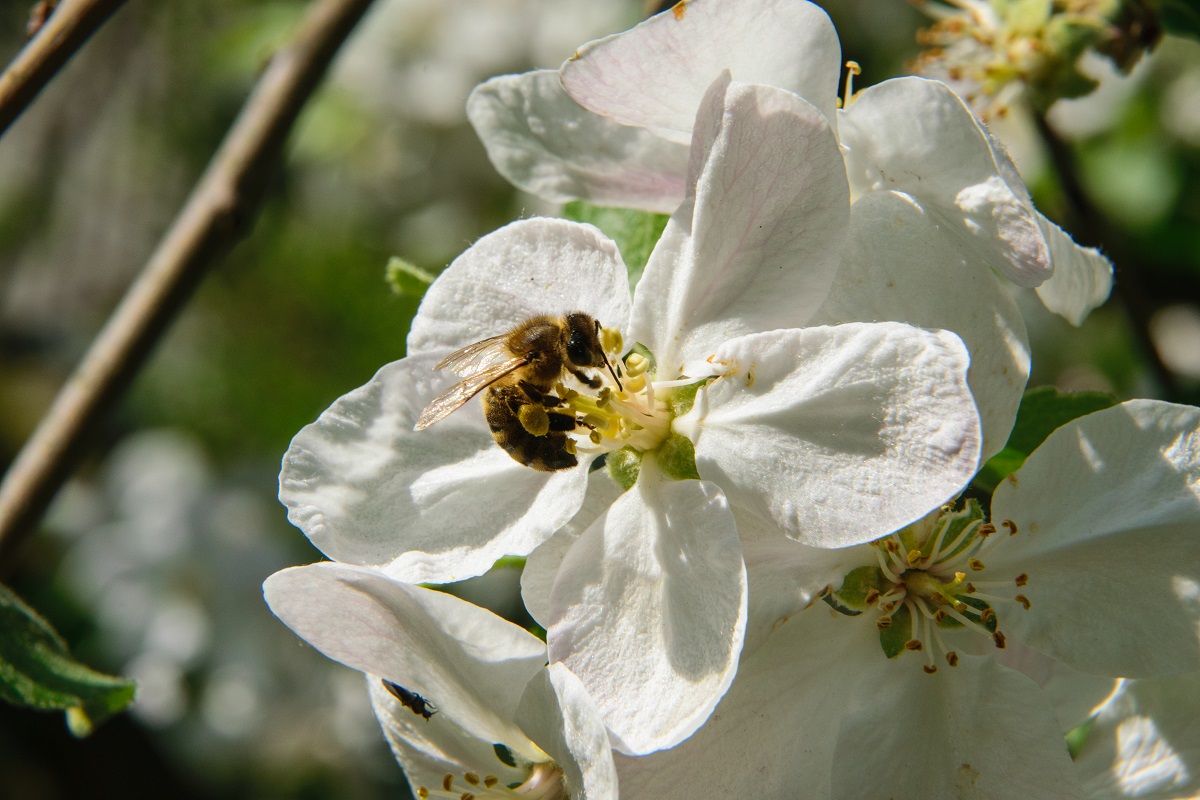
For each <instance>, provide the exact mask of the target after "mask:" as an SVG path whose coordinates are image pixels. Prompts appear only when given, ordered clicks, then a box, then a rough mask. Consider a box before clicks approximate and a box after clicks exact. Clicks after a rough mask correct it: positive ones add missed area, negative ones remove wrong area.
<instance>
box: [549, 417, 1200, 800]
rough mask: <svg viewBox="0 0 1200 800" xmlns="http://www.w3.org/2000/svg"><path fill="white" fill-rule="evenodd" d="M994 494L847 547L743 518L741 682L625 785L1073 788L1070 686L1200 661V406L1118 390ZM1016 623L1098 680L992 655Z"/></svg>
mask: <svg viewBox="0 0 1200 800" xmlns="http://www.w3.org/2000/svg"><path fill="white" fill-rule="evenodd" d="M991 511H992V514H991V520H992V522H986V521H985V520H984V519H983V517H982V515H981V513H980V512H979V509H978V506H977V505H972V504H970V503H968V504H966V505H965V506H964V507H963V508H962V509H961V510H958V511H952V510H943V511H940V512H935V513H934V514H933V515H931V516H930V518H928V519H926V520H924V521H923V522H922V523H920V524H918V525H915V526H911V527H909V528H907V529H905V530H902V531H900V532H898V533H896V534H893V535H892V536H889V537H886V538H884V539H882V540H880V541H879V542H876V543H872V544H870V545H864V546H859V547H852V548H847V549H845V550H838V551H815V550H812V549H810V548H804V547H802V546H799V545H796V544H795V543H792V542H785V541H783V540H781V539H780V538H779V537H774V536H770V532H769V531H766V532H763V533H758V534H755V533H754V532H753V531H752V530H750V527H749V525H746V524H741V523H742V520H741V519H740V518H739V524H741V527H742V544H743V551H744V553H745V559H746V563H747V569H748V575H749V581H750V589H751V598H752V606H751V612H750V621H749V625H748V632H747V646H746V649H745V650H744V657H743V662H742V664H741V666H740V669H739V672H738V677H737V680H735V681H734V683H733V685H732V687H731V688H730V690H729V692H728V693H727V694H726V695H725V697H724V698H723V700H722V701H721V704H720V705H719V706H718V708H717V709H716V711H715V712H714V714H713V716H712V718H711V719H710V721H709V723H708V724H707V725H706V726H705V727H704V728H702V729H701V730H700V731H698V732H697V734H696V735H695V736H693V737H692V738H691V739H689V740H688V741H687V742H685V743H684V744H682V745H681V746H679V747H678V748H675V749H674V750H672V751H669V752H666V753H660V754H655V755H653V756H649V757H645V758H636V759H629V758H619V759H618V772H619V773H620V775H621V782H622V786H623V789H624V791H625V792H626V793H628V794H629V795H630V796H635V797H642V796H644V797H660V798H671V797H695V796H698V795H699V794H701V793H703V794H705V795H708V796H724V795H730V794H734V793H736V794H747V793H751V792H752V793H753V794H755V795H757V796H765V797H783V796H796V795H797V794H798V793H800V792H801V788H802V790H803V796H805V797H812V798H823V797H826V798H836V800H846V799H847V798H864V799H865V798H871V797H879V796H880V795H881V794H884V795H886V796H887V797H891V798H896V800H907V798H913V799H914V800H916V799H917V798H928V797H963V796H983V797H990V798H995V799H996V800H1002V799H1003V798H1013V800H1017V798H1022V799H1024V798H1082V797H1083V796H1084V784H1083V781H1082V780H1081V778H1080V775H1079V774H1078V772H1077V770H1076V768H1075V766H1074V765H1073V764H1072V762H1071V759H1070V757H1069V756H1068V753H1067V749H1066V744H1065V741H1064V739H1063V733H1064V731H1065V730H1067V729H1069V728H1071V727H1074V725H1076V724H1078V723H1079V722H1081V721H1082V719H1081V717H1082V716H1083V715H1084V714H1086V713H1087V712H1086V708H1087V706H1088V705H1089V704H1090V703H1082V702H1080V700H1081V698H1082V697H1084V696H1088V695H1090V697H1091V703H1095V702H1097V701H1098V699H1099V698H1100V697H1102V696H1103V694H1102V693H1100V694H1098V692H1099V691H1102V690H1103V689H1104V688H1105V681H1104V676H1109V677H1110V678H1111V677H1113V676H1135V677H1140V678H1152V677H1155V676H1166V675H1171V674H1176V673H1188V672H1194V671H1196V670H1197V668H1200V624H1198V623H1200V604H1197V602H1196V599H1197V597H1198V596H1200V595H1198V587H1200V560H1197V559H1196V558H1195V553H1196V552H1197V544H1196V539H1197V536H1200V409H1196V408H1192V407H1185V406H1176V405H1171V404H1167V403H1161V402H1157V401H1130V402H1127V403H1124V404H1122V405H1119V406H1116V407H1113V408H1111V409H1106V410H1104V411H1100V412H1096V413H1094V414H1091V415H1088V416H1086V417H1083V418H1081V419H1078V420H1076V421H1074V422H1072V423H1069V424H1067V425H1065V426H1063V427H1062V428H1060V429H1059V430H1057V431H1055V432H1054V433H1053V434H1051V436H1050V437H1049V438H1047V440H1046V441H1045V442H1044V443H1043V444H1042V446H1041V447H1039V448H1038V449H1037V450H1036V451H1035V452H1034V453H1033V454H1032V455H1031V456H1030V457H1029V459H1028V461H1027V462H1026V463H1025V465H1024V466H1023V467H1022V468H1021V470H1019V471H1018V472H1017V473H1016V474H1015V475H1014V476H1012V478H1011V479H1010V480H1007V481H1005V482H1004V483H1003V484H1002V485H1001V486H1000V487H999V488H998V489H997V490H996V492H995V494H994V496H993V501H992V509H991ZM993 523H994V524H993ZM531 563H534V562H532V561H531ZM824 587H829V588H824ZM818 598H824V599H825V600H826V602H816V601H817V600H818ZM760 600H761V602H760ZM827 603H828V605H827ZM830 606H832V607H833V609H834V610H831V608H830ZM839 612H841V613H839ZM1010 642H1011V643H1012V644H1013V645H1014V646H1015V645H1021V646H1023V647H1024V648H1028V649H1029V650H1032V651H1036V652H1037V653H1040V654H1041V656H1042V657H1043V660H1045V658H1046V657H1048V659H1052V660H1053V661H1056V662H1058V663H1059V664H1060V665H1061V666H1062V667H1065V668H1066V669H1067V670H1073V671H1075V672H1077V673H1084V674H1090V675H1093V676H1097V678H1096V679H1095V680H1092V679H1088V680H1083V681H1081V682H1080V683H1079V685H1077V686H1075V687H1071V688H1070V689H1067V690H1066V691H1064V687H1062V686H1061V685H1059V686H1055V685H1054V680H1053V675H1052V674H1051V672H1052V671H1051V670H1047V669H1046V668H1045V666H1044V665H1042V666H1031V664H1032V661H1033V659H1030V658H1028V657H1022V658H1021V659H1018V660H1016V661H1014V660H1011V659H1000V658H993V657H989V656H988V654H989V653H997V652H1002V653H1003V652H1006V651H1007V649H1008V647H1007V646H1008V644H1009V643H1010ZM997 647H1000V648H1003V650H1002V651H997V650H996V649H995V648H997ZM1022 661H1023V662H1024V663H1021V662H1022ZM1010 667H1016V668H1017V669H1013V668H1010ZM1018 670H1020V671H1018ZM1022 672H1024V673H1025V674H1022ZM1039 684H1042V685H1044V686H1046V689H1047V690H1046V691H1043V690H1042V689H1040V688H1039ZM1068 709H1070V710H1068ZM1185 746H1186V745H1185ZM1130 757H1131V756H1130ZM1110 763H1111V762H1110ZM1118 777H1119V776H1118ZM1102 796H1110V795H1102ZM1117 796H1120V795H1117ZM1155 796H1158V795H1155ZM1163 796H1171V795H1163Z"/></svg>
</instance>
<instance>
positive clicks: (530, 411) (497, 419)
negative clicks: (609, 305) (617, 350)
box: [414, 312, 621, 472]
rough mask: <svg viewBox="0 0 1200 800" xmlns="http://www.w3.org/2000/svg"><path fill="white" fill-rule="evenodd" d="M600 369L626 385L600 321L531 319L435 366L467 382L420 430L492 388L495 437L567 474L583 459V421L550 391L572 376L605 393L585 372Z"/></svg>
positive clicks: (524, 458) (429, 409) (528, 462)
mask: <svg viewBox="0 0 1200 800" xmlns="http://www.w3.org/2000/svg"><path fill="white" fill-rule="evenodd" d="M601 366H603V367H607V368H608V371H609V372H610V373H611V374H612V376H613V380H615V381H617V386H618V387H620V385H621V382H620V379H619V378H617V373H616V371H615V370H613V367H612V364H610V363H609V361H608V356H607V355H605V353H604V347H603V345H601V343H600V322H599V321H598V320H597V319H595V318H594V317H592V316H590V315H588V314H584V313H583V312H576V313H573V314H567V315H566V316H563V317H551V316H546V315H540V316H536V317H532V318H530V319H527V320H525V321H524V322H522V323H521V324H520V325H518V326H517V327H515V328H513V329H512V330H511V331H509V332H508V333H503V334H500V335H499V336H493V337H491V338H488V339H484V340H483V341H480V342H475V343H474V344H469V345H467V346H466V347H463V348H462V349H459V350H455V351H454V352H453V353H451V354H450V355H448V356H446V357H445V358H443V359H442V360H441V361H439V362H438V363H437V364H436V365H434V369H437V370H441V369H449V370H450V371H451V372H453V373H455V374H456V375H460V376H462V378H463V380H461V381H459V382H458V383H456V384H454V385H453V386H451V387H450V388H449V389H447V390H446V391H444V392H442V393H441V394H440V395H438V396H437V397H435V398H434V399H433V401H432V402H431V403H430V404H429V405H427V406H426V407H425V410H424V411H422V412H421V416H420V418H419V419H418V420H417V424H416V426H415V428H414V429H415V430H418V431H420V430H424V429H426V428H428V427H429V426H430V425H432V424H433V423H435V422H437V421H438V420H440V419H443V418H444V417H446V416H447V415H448V414H450V413H451V412H453V411H454V410H455V409H456V408H458V407H459V406H461V405H463V403H466V402H467V401H468V400H470V399H471V398H472V397H474V396H475V395H477V394H479V392H481V391H483V390H484V389H487V394H486V395H484V399H483V408H484V415H485V417H486V418H487V423H488V427H489V428H490V429H491V431H492V438H494V439H495V440H496V443H497V444H498V445H500V446H501V447H502V448H504V451H505V452H507V453H508V454H509V455H510V456H512V457H513V459H515V460H516V461H518V462H520V463H521V464H524V465H525V466H527V467H533V468H534V469H536V470H541V471H543V472H553V471H555V470H560V469H569V468H570V467H574V466H576V465H577V464H578V463H579V462H578V460H577V459H576V457H575V454H574V453H573V452H571V450H572V449H573V448H571V447H570V440H569V439H568V438H567V433H569V432H570V431H573V430H575V429H576V428H577V427H579V426H580V425H582V421H581V420H579V419H577V418H576V416H575V414H573V413H566V412H564V411H559V410H555V409H558V408H559V407H560V406H562V404H563V400H562V398H559V397H556V396H555V395H554V394H552V392H553V391H554V385H555V384H556V383H558V382H559V380H560V379H561V378H562V376H563V374H564V373H565V372H569V373H571V374H572V375H574V376H575V377H576V378H577V379H578V380H579V381H580V382H582V383H583V384H585V385H586V386H588V387H589V388H591V389H599V388H600V386H601V384H602V381H601V379H600V378H599V376H596V375H588V374H587V373H586V372H584V369H587V368H595V367H601ZM547 420H548V423H549V424H548V425H547V424H546V421H547ZM531 429H532V430H531Z"/></svg>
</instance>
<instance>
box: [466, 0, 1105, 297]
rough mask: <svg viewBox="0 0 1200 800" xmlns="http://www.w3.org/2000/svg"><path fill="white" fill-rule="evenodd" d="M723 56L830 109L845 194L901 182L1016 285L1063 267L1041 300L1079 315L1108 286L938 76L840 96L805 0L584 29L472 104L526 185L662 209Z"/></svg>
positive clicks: (698, 9)
mask: <svg viewBox="0 0 1200 800" xmlns="http://www.w3.org/2000/svg"><path fill="white" fill-rule="evenodd" d="M724 70H729V71H730V72H731V73H732V76H733V78H734V79H735V80H738V81H743V82H747V83H762V84H768V85H773V86H777V87H780V88H784V89H787V90H788V91H791V92H794V93H796V94H798V95H799V96H801V97H804V98H805V99H807V100H809V101H810V102H811V103H813V105H815V106H816V107H817V108H818V109H819V110H820V111H821V112H822V113H823V114H824V115H825V116H826V117H827V118H828V119H829V120H830V123H831V125H832V126H833V127H834V129H835V133H836V134H837V136H838V138H839V142H840V145H841V149H842V151H843V153H844V155H845V158H846V170H847V174H848V176H849V183H850V189H851V197H852V200H853V201H855V202H857V201H858V200H860V199H861V198H863V197H868V196H870V195H872V194H875V193H879V192H886V193H901V194H903V195H904V196H906V197H907V198H909V199H910V201H911V202H913V203H915V204H916V205H917V206H918V207H919V208H920V209H921V210H922V211H923V212H925V213H926V214H927V215H929V216H930V217H931V218H933V219H934V220H936V222H937V224H938V227H939V230H940V232H941V235H945V236H952V237H954V238H955V239H956V240H957V241H958V242H959V246H960V247H961V248H962V249H963V251H964V254H965V255H966V256H967V260H968V262H969V263H970V264H971V265H972V267H975V265H979V266H984V267H991V268H992V269H994V270H996V271H997V272H999V273H1000V274H1001V275H1003V276H1004V277H1006V278H1007V279H1009V280H1011V281H1012V282H1013V283H1015V284H1016V285H1018V286H1025V287H1034V286H1038V285H1039V284H1042V283H1043V282H1045V281H1046V280H1047V279H1048V278H1049V277H1050V275H1051V273H1052V272H1053V271H1055V270H1057V272H1058V273H1059V274H1060V277H1059V280H1058V283H1057V285H1056V289H1055V293H1054V299H1052V300H1048V301H1047V305H1048V306H1049V307H1050V308H1051V309H1052V310H1054V311H1055V312H1057V313H1064V315H1065V316H1068V318H1069V319H1072V321H1075V320H1076V319H1077V318H1078V317H1079V315H1080V314H1084V313H1086V312H1087V311H1089V310H1090V309H1091V308H1092V307H1094V306H1095V305H1096V304H1098V302H1099V301H1102V300H1103V299H1104V297H1106V296H1107V288H1108V284H1107V283H1106V282H1105V281H1106V280H1107V281H1109V282H1110V275H1111V267H1110V266H1109V265H1108V263H1107V261H1106V260H1105V259H1103V257H1101V256H1099V254H1097V253H1095V251H1089V250H1087V249H1085V248H1078V247H1076V246H1074V245H1073V243H1071V242H1070V239H1069V237H1066V235H1065V234H1062V232H1061V231H1059V230H1058V229H1057V228H1056V227H1055V226H1053V224H1052V223H1050V222H1049V221H1048V220H1046V219H1045V217H1043V216H1041V215H1040V214H1038V212H1037V211H1036V210H1035V209H1034V208H1033V205H1032V203H1031V202H1030V200H1029V195H1028V192H1027V190H1026V189H1025V186H1024V183H1023V182H1022V181H1021V179H1020V177H1019V176H1018V175H1017V173H1016V171H1015V169H1010V167H1011V162H1009V160H1008V156H1007V155H1006V154H1005V153H1004V151H1003V148H1002V147H1001V146H1000V145H999V144H998V143H997V142H996V141H995V140H994V139H993V138H992V137H991V136H990V135H989V134H988V132H987V131H986V129H985V128H983V126H982V125H981V124H980V123H979V121H978V120H976V119H975V117H974V116H973V115H972V114H971V112H970V110H969V109H968V108H967V107H966V105H965V104H964V103H963V101H962V100H961V99H960V98H959V97H958V96H957V95H955V94H954V93H953V92H952V91H951V90H950V89H949V88H947V87H946V86H945V85H944V84H942V83H939V82H936V81H928V80H924V79H920V78H899V79H895V80H890V81H885V82H883V83H881V84H878V85H876V86H872V87H870V88H868V89H867V90H865V91H863V92H860V93H859V94H857V95H854V96H850V97H848V98H847V99H848V101H849V103H848V106H847V107H846V108H845V109H841V110H838V109H836V100H837V92H838V77H839V74H840V71H841V63H840V46H839V43H838V39H837V34H836V32H835V31H834V29H833V25H832V23H830V21H829V18H828V17H827V16H826V15H825V12H824V11H822V10H821V9H820V8H818V7H817V6H815V5H813V4H811V3H809V2H807V0H720V1H719V2H718V1H717V0H685V2H681V3H679V4H678V5H676V6H675V7H674V8H673V9H671V10H670V11H666V12H663V13H661V14H659V15H657V16H655V17H653V18H651V19H649V20H647V21H645V22H643V23H642V24H640V25H638V26H637V27H635V28H633V29H631V30H629V31H626V32H624V33H620V34H616V35H614V36H610V37H607V38H605V39H600V40H597V41H595V42H591V43H589V44H587V45H584V46H583V47H581V48H580V49H579V51H578V52H577V53H576V55H575V56H573V57H572V58H571V59H569V60H568V61H567V62H566V63H564V64H563V66H562V68H561V69H560V70H559V71H557V72H555V71H552V70H541V71H535V72H530V73H525V74H522V75H506V76H501V77H498V78H494V79H492V80H490V81H488V82H486V83H484V84H482V85H481V86H479V87H478V88H477V89H476V90H475V92H474V93H472V95H471V98H470V99H469V101H468V115H469V116H470V118H471V121H472V124H474V126H475V129H476V131H477V132H478V133H479V135H480V138H481V139H482V140H483V142H484V144H485V146H486V147H487V149H488V154H489V156H490V157H491V159H492V162H493V164H495V165H496V168H497V169H498V170H499V171H500V172H501V173H502V174H503V175H504V176H505V177H507V178H508V179H509V180H510V181H512V182H513V183H515V184H516V185H517V186H520V187H521V188H523V189H525V190H527V191H529V192H532V193H533V194H536V195H539V196H541V197H545V198H547V199H550V200H557V201H564V200H569V199H575V198H582V199H585V200H588V201H590V202H593V203H596V204H599V205H611V206H625V207H630V208H640V209H646V210H650V211H662V212H670V211H672V210H673V209H674V208H675V206H676V205H677V204H678V203H679V202H680V201H681V200H682V199H683V196H684V191H685V187H686V181H685V178H684V176H685V174H686V165H687V148H688V143H689V141H690V139H691V134H692V125H693V120H694V119H695V116H696V108H697V106H698V105H699V102H700V99H701V97H702V96H703V95H704V93H705V91H706V89H707V88H708V86H709V83H710V82H711V81H712V80H714V79H715V78H716V77H717V76H718V75H719V74H720V73H721V72H722V71H724ZM848 94H849V93H848ZM1055 236H1061V237H1062V238H1063V239H1065V244H1064V242H1061V241H1060V242H1059V243H1058V244H1059V246H1057V247H1055V246H1054V245H1053V243H1052V242H1048V240H1049V239H1051V238H1052V237H1055ZM1052 267H1053V268H1052ZM976 268H977V267H976ZM1076 273H1081V275H1077V274H1076ZM1081 283H1082V284H1086V285H1087V286H1088V287H1090V288H1092V289H1093V291H1091V292H1087V291H1084V290H1083V289H1080V288H1079V287H1078V285H1079V284H1081ZM951 285H953V282H951ZM1068 292H1070V294H1067V293H1068ZM959 294H961V293H952V292H947V294H946V295H945V297H947V298H950V297H954V298H956V297H957V296H958V295H959ZM1039 294H1040V295H1042V296H1043V299H1045V295H1044V294H1043V293H1039ZM1064 295H1066V296H1064ZM1101 295H1102V296H1101ZM947 302H954V300H947ZM1080 309H1082V310H1080ZM905 321H906V320H905Z"/></svg>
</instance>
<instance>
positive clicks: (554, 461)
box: [484, 386, 579, 472]
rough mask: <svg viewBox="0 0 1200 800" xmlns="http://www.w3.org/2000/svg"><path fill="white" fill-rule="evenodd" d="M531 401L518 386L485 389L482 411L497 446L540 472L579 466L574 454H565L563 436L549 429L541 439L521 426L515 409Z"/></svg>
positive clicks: (564, 435) (564, 436) (516, 459)
mask: <svg viewBox="0 0 1200 800" xmlns="http://www.w3.org/2000/svg"><path fill="white" fill-rule="evenodd" d="M530 402H531V401H530V399H529V397H528V396H527V395H526V394H525V392H523V391H521V389H520V387H518V386H494V387H492V388H491V389H489V390H488V394H487V397H486V402H485V403H484V410H485V414H486V417H487V423H488V428H489V429H490V430H491V432H492V438H493V439H495V440H496V444H498V445H500V447H502V448H503V449H504V452H506V453H508V454H509V455H510V456H512V458H513V460H515V461H517V462H519V463H521V464H524V465H525V466H527V467H532V468H533V469H536V470H540V471H542V472H555V471H557V470H560V469H570V468H571V467H575V466H578V465H579V460H578V459H577V458H575V454H574V453H570V452H567V434H566V433H564V432H561V431H556V430H551V431H550V432H548V433H546V434H545V435H543V436H534V435H533V434H532V433H530V432H529V431H527V430H525V428H524V427H523V426H522V425H521V421H520V419H518V417H517V411H516V409H517V408H520V407H521V406H522V405H527V404H529V403H530ZM553 416H561V415H553Z"/></svg>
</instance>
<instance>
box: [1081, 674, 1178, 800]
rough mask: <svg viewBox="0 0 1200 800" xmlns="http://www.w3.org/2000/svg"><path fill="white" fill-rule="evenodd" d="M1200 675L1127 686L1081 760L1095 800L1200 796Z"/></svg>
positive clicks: (1100, 719)
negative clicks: (1199, 702) (1198, 700)
mask: <svg viewBox="0 0 1200 800" xmlns="http://www.w3.org/2000/svg"><path fill="white" fill-rule="evenodd" d="M1198 698H1200V672H1192V673H1188V674H1185V675H1175V676H1172V677H1169V678H1156V679H1151V680H1136V681H1123V682H1122V684H1121V687H1120V688H1119V689H1118V690H1117V691H1116V692H1114V693H1113V696H1112V697H1111V698H1110V699H1109V700H1108V702H1107V703H1105V704H1104V706H1103V707H1102V708H1101V709H1100V711H1099V713H1098V714H1097V715H1096V718H1095V719H1094V720H1093V721H1092V723H1091V724H1090V725H1089V726H1088V728H1087V730H1086V733H1085V735H1086V737H1087V738H1086V740H1085V742H1084V745H1083V748H1082V750H1080V752H1079V755H1078V756H1077V757H1076V759H1075V766H1076V767H1077V768H1078V770H1079V775H1080V778H1081V779H1082V780H1083V782H1084V787H1085V789H1086V790H1087V796H1088V798H1090V800H1129V798H1141V800H1194V798H1196V797H1198V796H1200V704H1198V703H1197V699H1198Z"/></svg>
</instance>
